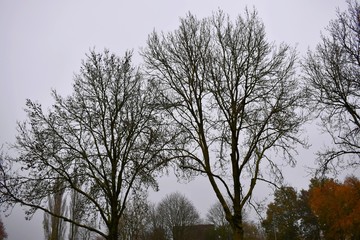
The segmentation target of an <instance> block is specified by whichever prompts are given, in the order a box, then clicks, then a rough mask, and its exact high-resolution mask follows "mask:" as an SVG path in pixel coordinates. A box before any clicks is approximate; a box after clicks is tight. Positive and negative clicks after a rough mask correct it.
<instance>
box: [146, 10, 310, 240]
mask: <svg viewBox="0 0 360 240" xmlns="http://www.w3.org/2000/svg"><path fill="white" fill-rule="evenodd" d="M142 55H143V57H144V60H145V63H146V67H147V71H148V74H149V76H150V77H152V79H153V82H154V85H156V86H158V89H159V90H158V91H159V92H160V93H161V96H160V97H159V98H158V99H157V100H158V104H159V105H161V106H162V107H163V114H164V118H166V119H168V121H169V122H170V124H171V126H173V129H174V130H173V131H171V133H173V134H174V135H176V137H177V142H176V143H174V145H173V147H172V149H170V150H171V151H170V153H171V154H172V155H173V158H174V159H177V160H178V163H179V166H180V167H181V168H182V169H183V170H184V174H187V173H200V174H204V175H205V176H207V178H208V180H209V183H210V184H211V186H212V188H213V190H214V192H215V194H216V196H217V198H218V200H219V202H220V203H221V205H222V207H223V211H224V212H225V216H226V220H227V221H228V222H229V224H230V226H231V228H232V230H233V231H232V232H233V239H234V240H239V239H243V235H244V231H243V211H244V208H245V206H246V205H247V204H248V202H249V201H250V199H251V196H252V194H253V190H254V188H255V186H256V184H257V182H258V181H267V182H273V181H276V180H279V179H281V170H280V169H279V167H278V160H279V158H282V157H284V158H283V159H286V160H287V161H289V162H290V163H294V158H293V153H294V151H293V150H295V148H294V147H295V145H296V144H297V143H300V144H303V142H302V141H301V139H300V138H299V133H300V132H299V129H300V127H301V125H302V123H303V122H304V120H305V119H304V118H303V116H302V115H301V111H300V110H299V109H300V108H301V107H302V106H303V105H304V101H303V91H302V89H301V86H300V85H299V82H298V81H297V79H296V78H295V76H294V73H295V61H296V52H295V50H293V49H291V48H290V47H289V46H288V45H286V44H282V45H280V46H276V45H275V44H272V43H269V42H268V40H267V38H266V34H265V27H264V25H263V23H262V22H261V21H260V20H259V18H258V16H257V13H256V12H255V11H254V12H249V11H246V14H245V16H244V17H242V16H239V17H237V19H236V20H235V22H232V21H230V17H229V16H228V15H226V14H224V13H223V12H221V11H219V12H217V13H215V14H213V16H212V17H209V18H204V19H201V20H198V19H197V18H196V17H195V16H194V15H192V14H191V13H189V14H188V15H187V17H186V18H183V19H181V20H180V26H179V28H178V29H177V30H175V31H174V32H170V33H160V34H159V33H156V32H153V33H152V34H150V36H149V38H148V42H147V47H146V48H144V50H143V52H142ZM276 153H279V155H277V154H276ZM282 154H284V155H283V156H281V155H282ZM275 155H277V156H276V157H275ZM275 159H276V161H275ZM266 166H267V168H264V170H262V167H266ZM265 169H266V170H265ZM268 173H269V174H274V175H272V177H271V178H268V177H267V176H268V175H267V174H268ZM269 179H271V180H269ZM226 199H230V200H231V202H230V204H228V203H227V201H226Z"/></svg>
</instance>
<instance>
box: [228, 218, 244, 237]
mask: <svg viewBox="0 0 360 240" xmlns="http://www.w3.org/2000/svg"><path fill="white" fill-rule="evenodd" d="M231 227H232V231H233V238H232V239H233V240H243V239H244V229H243V225H242V220H241V219H234V221H233V224H231Z"/></svg>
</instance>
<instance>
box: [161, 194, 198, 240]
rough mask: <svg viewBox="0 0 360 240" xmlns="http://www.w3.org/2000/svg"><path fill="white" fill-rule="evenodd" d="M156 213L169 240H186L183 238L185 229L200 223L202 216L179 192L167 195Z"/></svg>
mask: <svg viewBox="0 0 360 240" xmlns="http://www.w3.org/2000/svg"><path fill="white" fill-rule="evenodd" d="M156 212H157V217H158V218H159V221H160V222H161V225H162V226H163V229H164V230H165V232H166V236H167V239H172V238H175V237H176V239H179V240H186V239H184V238H183V236H184V232H183V231H184V229H185V228H184V227H186V226H191V225H195V224H198V223H200V216H199V213H198V212H197V210H196V208H195V207H194V205H193V204H192V203H191V201H190V200H188V199H187V198H186V197H185V195H183V194H181V193H179V192H175V193H171V194H169V195H166V196H165V198H164V199H162V200H161V201H160V202H159V204H158V206H157V208H156ZM175 235H176V236H175Z"/></svg>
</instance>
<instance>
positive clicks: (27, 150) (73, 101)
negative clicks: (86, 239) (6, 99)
mask: <svg viewBox="0 0 360 240" xmlns="http://www.w3.org/2000/svg"><path fill="white" fill-rule="evenodd" d="M131 58H132V54H131V52H127V53H126V54H125V56H124V57H117V56H116V55H115V54H110V53H109V51H107V50H105V52H104V53H96V52H95V51H91V52H90V54H89V55H87V59H86V60H85V61H83V63H82V67H81V69H80V73H79V74H78V75H76V77H75V83H74V86H73V94H72V95H71V96H68V97H66V98H64V97H61V96H59V95H58V94H57V92H56V91H53V93H52V95H53V98H54V101H55V103H54V104H53V106H52V107H51V108H50V109H49V111H48V112H47V113H46V112H44V111H43V109H42V107H41V105H40V104H38V103H36V102H34V101H31V100H28V101H27V103H26V106H27V109H26V112H27V121H25V122H23V123H19V124H18V135H17V140H16V143H15V144H14V146H13V148H14V149H15V150H16V152H17V153H18V156H16V157H13V158H8V159H5V161H4V163H3V164H2V165H1V171H2V176H3V181H1V186H0V191H1V195H2V199H1V201H2V204H7V206H9V207H12V206H13V205H14V204H17V203H19V204H21V205H23V206H27V207H29V208H28V210H27V214H28V215H29V216H30V217H31V216H32V214H33V213H34V212H35V211H36V210H38V209H41V210H43V211H45V212H46V213H48V214H51V215H53V216H55V217H58V218H60V219H62V220H65V221H68V222H71V223H72V224H75V225H77V226H79V227H82V228H86V229H88V230H90V231H92V232H94V233H96V234H98V235H100V236H102V237H104V238H106V239H109V240H110V239H111V240H115V239H117V237H118V235H119V229H118V226H119V220H120V218H121V216H122V214H123V213H124V210H125V208H126V202H127V200H128V198H129V196H130V194H131V193H132V191H134V190H136V189H141V188H142V187H144V186H154V187H156V180H155V178H154V173H156V171H158V170H159V169H160V167H161V166H163V165H164V163H165V161H164V157H163V156H162V151H161V150H162V148H163V147H164V146H165V145H166V138H167V136H168V135H166V134H165V133H166V131H165V128H166V125H163V124H161V118H160V116H159V114H158V113H157V112H156V111H155V109H154V108H153V106H154V104H152V100H153V99H155V98H156V92H155V91H154V90H153V89H151V85H149V84H147V82H146V79H145V78H144V77H143V76H142V75H141V74H140V72H139V71H138V69H137V68H135V67H134V66H133V65H132V63H131ZM12 166H13V168H11V167H12ZM16 166H19V167H20V169H19V170H18V171H16ZM58 183H61V188H57V187H55V185H56V184H58ZM59 191H63V192H64V194H70V192H72V191H75V192H76V193H77V194H78V195H80V196H81V199H82V202H81V203H82V211H84V212H86V218H81V219H76V218H75V219H74V218H72V217H70V216H67V215H65V214H60V212H55V211H52V209H51V208H48V204H47V202H48V196H49V194H53V195H56V194H57V193H58V192H59ZM94 222H95V223H96V224H94ZM96 226H101V227H96Z"/></svg>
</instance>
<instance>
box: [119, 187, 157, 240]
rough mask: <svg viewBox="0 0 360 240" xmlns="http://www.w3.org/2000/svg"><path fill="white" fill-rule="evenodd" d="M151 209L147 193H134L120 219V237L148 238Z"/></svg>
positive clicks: (128, 238)
mask: <svg viewBox="0 0 360 240" xmlns="http://www.w3.org/2000/svg"><path fill="white" fill-rule="evenodd" d="M149 210H150V204H149V203H148V202H147V193H145V192H135V193H133V194H132V196H131V199H130V200H129V202H128V204H127V206H126V209H125V211H124V214H123V215H122V217H121V219H120V224H119V229H120V239H122V240H147V239H148V238H147V230H148V226H147V225H148V222H149V218H150V217H149Z"/></svg>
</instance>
